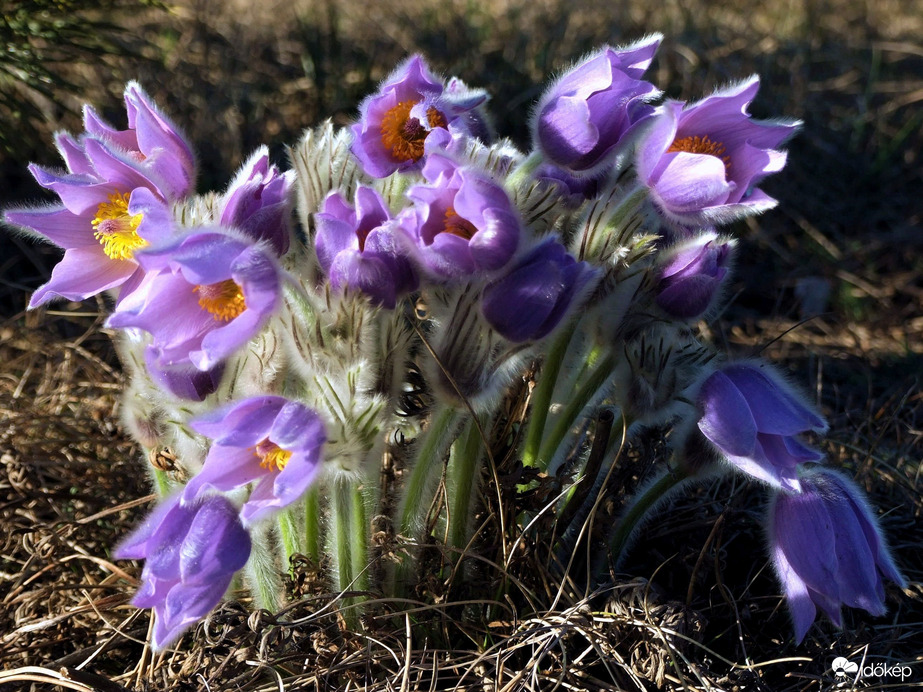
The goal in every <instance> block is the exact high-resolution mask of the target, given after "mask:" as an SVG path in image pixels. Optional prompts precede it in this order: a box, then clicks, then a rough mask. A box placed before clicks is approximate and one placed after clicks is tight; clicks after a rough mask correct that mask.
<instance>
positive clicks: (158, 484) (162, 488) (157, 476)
mask: <svg viewBox="0 0 923 692" xmlns="http://www.w3.org/2000/svg"><path fill="white" fill-rule="evenodd" d="M149 468H150V470H151V477H152V478H153V480H154V488H155V490H157V494H158V495H159V496H160V497H161V498H164V497H166V496H167V495H169V494H170V492H171V491H172V490H173V484H172V483H171V482H170V477H169V476H168V475H167V472H166V471H161V470H160V469H155V468H154V467H153V466H150V467H149Z"/></svg>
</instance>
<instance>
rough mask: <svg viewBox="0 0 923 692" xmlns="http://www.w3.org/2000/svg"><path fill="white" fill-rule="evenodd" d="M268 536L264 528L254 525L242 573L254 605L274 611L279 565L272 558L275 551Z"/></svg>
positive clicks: (277, 600)
mask: <svg viewBox="0 0 923 692" xmlns="http://www.w3.org/2000/svg"><path fill="white" fill-rule="evenodd" d="M269 538H270V536H269V532H268V531H267V530H266V528H261V527H254V529H253V531H252V532H251V539H252V548H251V549H250V559H249V560H248V561H247V564H246V566H245V567H244V573H245V574H246V576H247V583H248V584H249V586H250V592H251V593H252V595H253V600H254V603H255V605H256V607H257V608H264V609H265V610H268V611H269V612H270V613H276V612H278V610H279V594H281V593H282V583H281V580H280V578H279V567H278V566H277V564H276V561H275V560H274V559H273V556H274V554H275V551H273V550H272V549H270V546H269Z"/></svg>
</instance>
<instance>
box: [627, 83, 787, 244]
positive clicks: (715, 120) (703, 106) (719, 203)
mask: <svg viewBox="0 0 923 692" xmlns="http://www.w3.org/2000/svg"><path fill="white" fill-rule="evenodd" d="M758 89H759V79H758V78H757V77H755V76H754V77H751V78H750V79H748V80H746V81H744V82H741V83H740V84H736V85H734V86H731V87H728V88H727V89H724V90H722V91H718V92H716V93H714V94H712V95H711V96H709V97H707V98H705V99H703V100H701V101H699V102H698V103H695V104H692V105H690V106H685V107H684V105H683V104H682V103H680V102H678V101H667V102H666V103H665V104H664V105H663V106H662V107H660V108H659V109H658V111H657V114H656V115H655V116H654V118H653V119H652V121H651V123H650V126H649V127H648V128H647V129H646V131H645V133H644V135H643V136H642V138H641V141H640V142H639V145H638V152H637V159H636V167H637V170H638V177H639V179H640V180H641V182H642V183H643V184H644V185H646V186H647V187H648V188H650V191H651V196H652V198H653V201H654V203H655V204H656V206H657V207H658V208H659V209H660V210H661V212H662V213H663V214H664V216H666V217H667V218H668V219H671V220H672V221H674V222H676V223H679V224H687V225H692V226H696V225H698V226H702V225H708V224H715V223H725V222H728V221H732V220H734V219H735V218H738V217H740V216H745V215H747V214H757V213H760V212H762V211H765V210H766V209H770V208H772V207H774V206H775V205H776V200H774V199H773V198H772V197H770V196H769V195H767V194H766V193H764V192H763V191H762V190H760V189H759V188H757V187H756V185H757V183H759V182H760V181H761V180H762V179H763V178H765V177H766V176H768V175H770V174H772V173H777V172H778V171H780V170H782V168H783V167H784V166H785V160H786V153H785V152H784V151H779V150H777V149H776V147H778V146H780V145H781V144H782V143H783V142H784V141H785V140H786V139H788V138H789V137H791V136H792V135H793V134H794V132H795V130H796V129H797V127H798V123H797V122H792V121H760V120H754V119H752V118H751V117H750V115H749V114H748V113H747V107H748V106H749V105H750V102H751V101H752V100H753V98H754V97H755V96H756V92H757V90H758Z"/></svg>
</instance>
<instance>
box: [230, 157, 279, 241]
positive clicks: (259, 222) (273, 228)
mask: <svg viewBox="0 0 923 692" xmlns="http://www.w3.org/2000/svg"><path fill="white" fill-rule="evenodd" d="M294 182H295V178H294V173H293V172H292V171H287V172H285V173H280V172H279V169H278V168H276V167H275V166H273V165H271V164H270V163H269V150H268V149H267V148H266V147H265V146H262V147H260V148H259V149H257V150H256V151H255V152H254V153H253V155H252V156H251V157H250V159H249V160H248V161H247V162H246V163H245V164H244V165H243V166H242V167H241V169H240V172H239V173H238V174H237V177H236V178H235V179H234V181H233V182H232V183H231V185H230V187H228V191H227V192H226V193H225V194H224V197H223V198H222V201H221V204H222V208H223V210H222V212H221V225H222V226H230V227H233V228H236V229H238V230H239V231H242V232H243V233H245V234H246V235H247V236H249V237H250V238H253V240H268V241H269V242H270V244H271V245H272V247H273V249H275V251H276V254H277V255H279V256H280V257H281V256H282V255H284V254H285V253H286V252H287V251H288V248H289V244H290V242H291V213H292V185H293V184H294Z"/></svg>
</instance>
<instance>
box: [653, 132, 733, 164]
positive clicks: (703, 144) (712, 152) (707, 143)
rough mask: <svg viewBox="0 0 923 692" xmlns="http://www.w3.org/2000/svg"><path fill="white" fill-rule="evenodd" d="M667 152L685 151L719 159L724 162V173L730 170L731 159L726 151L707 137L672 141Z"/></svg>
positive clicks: (682, 138)
mask: <svg viewBox="0 0 923 692" xmlns="http://www.w3.org/2000/svg"><path fill="white" fill-rule="evenodd" d="M667 151H668V152H677V151H685V152H686V153H688V154H708V155H709V156H714V157H716V158H719V159H721V160H722V161H723V162H724V169H725V171H726V172H727V171H730V170H731V157H730V156H728V155H727V154H726V153H725V152H726V151H727V149H726V148H725V146H724V145H723V144H722V143H721V142H716V141H714V140H713V139H712V138H711V137H709V136H708V135H702V136H701V137H700V136H698V135H691V136H689V137H681V138H679V139H674V140H673V144H671V145H670V148H669V149H667Z"/></svg>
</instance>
